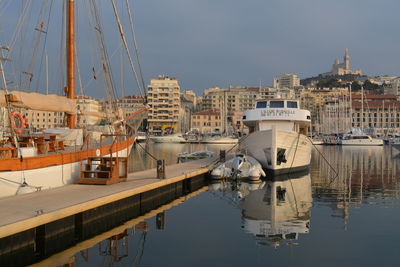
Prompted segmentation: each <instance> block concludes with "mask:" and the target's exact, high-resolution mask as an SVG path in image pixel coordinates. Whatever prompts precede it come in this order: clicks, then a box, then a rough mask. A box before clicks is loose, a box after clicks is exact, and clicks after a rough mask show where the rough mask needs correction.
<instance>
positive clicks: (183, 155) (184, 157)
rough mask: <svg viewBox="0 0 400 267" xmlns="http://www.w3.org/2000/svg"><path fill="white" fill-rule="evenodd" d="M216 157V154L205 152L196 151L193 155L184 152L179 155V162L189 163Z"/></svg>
mask: <svg viewBox="0 0 400 267" xmlns="http://www.w3.org/2000/svg"><path fill="white" fill-rule="evenodd" d="M213 156H214V152H211V151H208V150H204V151H196V152H193V153H188V152H183V153H179V154H178V162H187V161H191V160H198V159H205V158H211V157H213Z"/></svg>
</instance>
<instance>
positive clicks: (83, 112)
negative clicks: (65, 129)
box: [76, 95, 104, 127]
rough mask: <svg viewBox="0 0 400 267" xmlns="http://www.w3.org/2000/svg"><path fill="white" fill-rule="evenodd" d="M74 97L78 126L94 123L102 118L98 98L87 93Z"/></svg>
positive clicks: (102, 113)
mask: <svg viewBox="0 0 400 267" xmlns="http://www.w3.org/2000/svg"><path fill="white" fill-rule="evenodd" d="M76 98H77V102H76V108H77V110H78V114H77V123H76V124H77V126H78V127H84V126H86V125H96V124H98V123H99V122H100V121H101V120H102V119H103V118H104V112H103V109H102V106H101V103H100V102H99V101H98V100H96V99H94V98H93V97H90V96H87V95H78V96H77V97H76Z"/></svg>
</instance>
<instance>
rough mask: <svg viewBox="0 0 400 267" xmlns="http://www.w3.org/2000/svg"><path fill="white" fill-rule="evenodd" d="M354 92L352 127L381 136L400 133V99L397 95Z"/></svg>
mask: <svg viewBox="0 0 400 267" xmlns="http://www.w3.org/2000/svg"><path fill="white" fill-rule="evenodd" d="M363 100H364V101H361V94H352V128H362V129H370V134H375V135H379V136H385V135H395V134H400V101H399V100H397V98H396V96H395V95H364V97H363Z"/></svg>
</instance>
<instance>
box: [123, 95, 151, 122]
mask: <svg viewBox="0 0 400 267" xmlns="http://www.w3.org/2000/svg"><path fill="white" fill-rule="evenodd" d="M116 103H117V107H118V108H120V109H121V110H122V112H123V115H124V118H127V117H129V116H131V115H133V114H134V113H135V112H136V111H138V110H140V109H143V108H144V107H145V106H146V98H145V96H143V95H127V96H124V97H123V98H122V99H118V100H116Z"/></svg>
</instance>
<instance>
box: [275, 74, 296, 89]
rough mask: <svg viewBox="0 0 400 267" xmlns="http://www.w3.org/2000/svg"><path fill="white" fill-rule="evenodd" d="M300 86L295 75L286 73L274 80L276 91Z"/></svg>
mask: <svg viewBox="0 0 400 267" xmlns="http://www.w3.org/2000/svg"><path fill="white" fill-rule="evenodd" d="M296 86H300V79H299V77H298V76H297V75H296V74H293V73H287V74H282V75H279V76H277V77H275V78H274V87H275V88H278V89H283V88H292V89H293V88H294V87H296Z"/></svg>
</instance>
